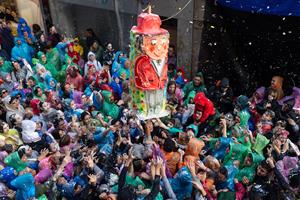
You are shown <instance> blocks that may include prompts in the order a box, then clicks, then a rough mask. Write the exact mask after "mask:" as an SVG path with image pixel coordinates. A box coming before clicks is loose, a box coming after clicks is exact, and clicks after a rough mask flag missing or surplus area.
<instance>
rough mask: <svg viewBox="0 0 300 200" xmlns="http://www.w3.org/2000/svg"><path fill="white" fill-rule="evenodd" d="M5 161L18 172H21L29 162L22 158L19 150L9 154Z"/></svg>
mask: <svg viewBox="0 0 300 200" xmlns="http://www.w3.org/2000/svg"><path fill="white" fill-rule="evenodd" d="M4 163H5V164H6V165H7V166H11V167H13V168H14V169H15V170H16V171H17V172H20V171H22V170H23V169H25V168H26V167H27V164H26V163H25V162H23V161H22V160H21V158H20V156H19V153H18V152H17V151H15V152H13V153H11V154H9V155H8V156H7V157H6V158H5V159H4Z"/></svg>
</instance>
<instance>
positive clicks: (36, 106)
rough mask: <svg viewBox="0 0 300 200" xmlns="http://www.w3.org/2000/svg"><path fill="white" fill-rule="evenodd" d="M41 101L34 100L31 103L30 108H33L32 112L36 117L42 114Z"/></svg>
mask: <svg viewBox="0 0 300 200" xmlns="http://www.w3.org/2000/svg"><path fill="white" fill-rule="evenodd" d="M40 102H41V101H40V100H39V99H32V100H31V101H30V107H31V108H32V112H33V114H34V115H39V114H40V113H41V110H40V106H39V104H40Z"/></svg>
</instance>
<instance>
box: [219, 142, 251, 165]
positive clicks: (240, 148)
mask: <svg viewBox="0 0 300 200" xmlns="http://www.w3.org/2000/svg"><path fill="white" fill-rule="evenodd" d="M247 153H248V148H247V147H246V146H244V145H242V144H239V143H234V142H231V143H230V145H229V152H228V153H227V154H226V155H225V158H224V164H225V165H226V166H227V165H231V164H232V163H233V162H234V161H235V160H238V161H240V163H243V161H244V158H245V156H246V155H247Z"/></svg>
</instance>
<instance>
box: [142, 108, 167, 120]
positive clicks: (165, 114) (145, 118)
mask: <svg viewBox="0 0 300 200" xmlns="http://www.w3.org/2000/svg"><path fill="white" fill-rule="evenodd" d="M169 114H170V112H169V111H167V110H164V111H161V112H160V113H153V114H152V115H151V114H150V115H145V114H143V113H138V114H137V117H138V118H139V120H147V119H155V118H161V117H165V116H168V115H169Z"/></svg>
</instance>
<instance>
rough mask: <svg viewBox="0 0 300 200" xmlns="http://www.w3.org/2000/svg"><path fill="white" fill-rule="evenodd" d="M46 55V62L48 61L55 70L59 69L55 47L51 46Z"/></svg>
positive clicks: (58, 59)
mask: <svg viewBox="0 0 300 200" xmlns="http://www.w3.org/2000/svg"><path fill="white" fill-rule="evenodd" d="M46 57H47V62H49V63H50V64H51V65H49V66H51V67H54V68H55V69H56V70H57V71H60V70H61V61H60V55H59V52H58V50H57V49H56V48H53V49H51V50H50V51H48V52H47V53H46ZM47 70H48V69H47ZM51 70H53V69H51ZM49 71H50V70H49ZM50 72H51V71H50Z"/></svg>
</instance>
